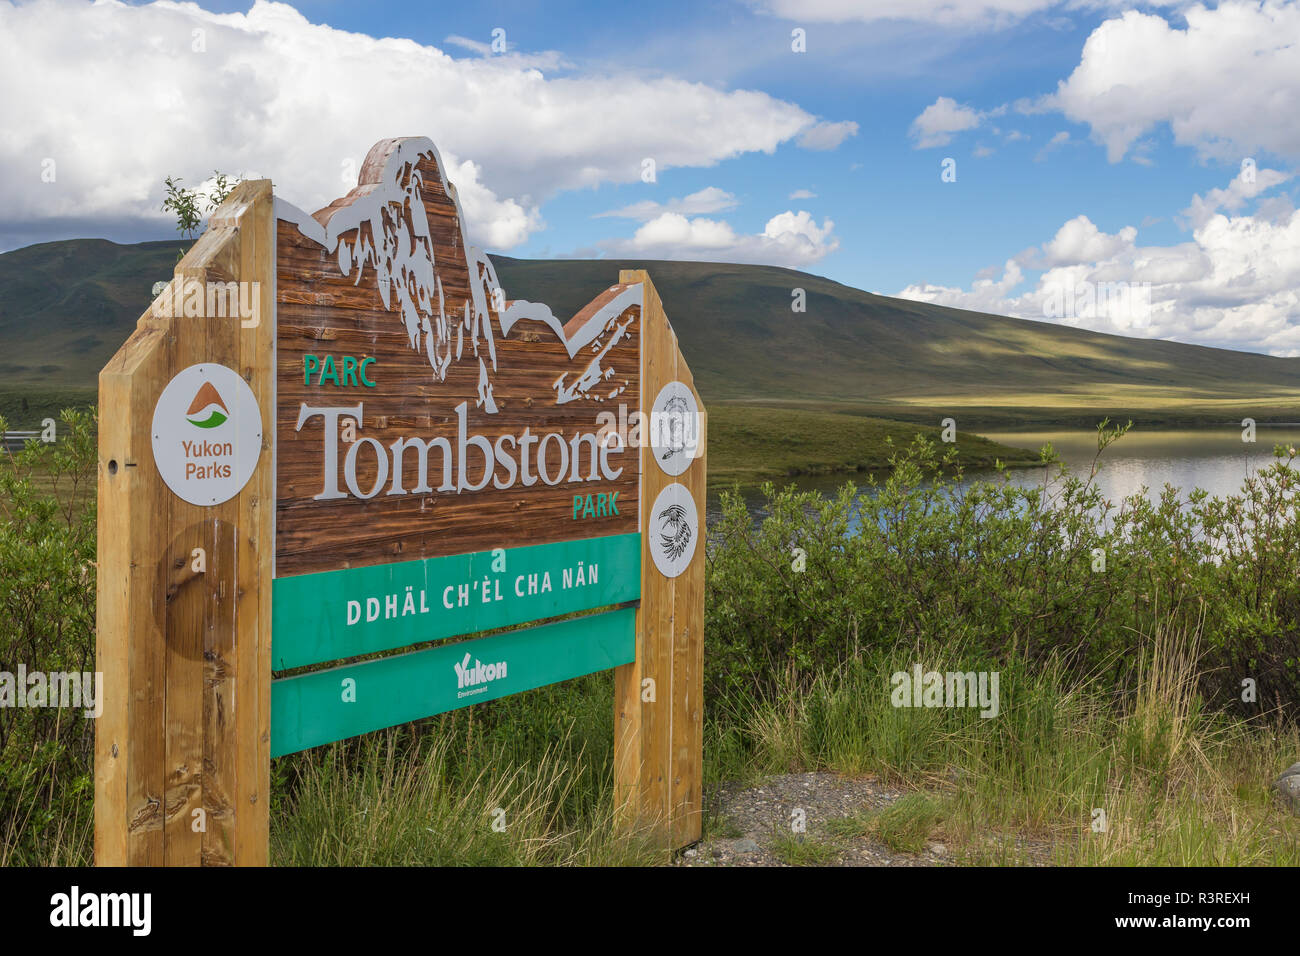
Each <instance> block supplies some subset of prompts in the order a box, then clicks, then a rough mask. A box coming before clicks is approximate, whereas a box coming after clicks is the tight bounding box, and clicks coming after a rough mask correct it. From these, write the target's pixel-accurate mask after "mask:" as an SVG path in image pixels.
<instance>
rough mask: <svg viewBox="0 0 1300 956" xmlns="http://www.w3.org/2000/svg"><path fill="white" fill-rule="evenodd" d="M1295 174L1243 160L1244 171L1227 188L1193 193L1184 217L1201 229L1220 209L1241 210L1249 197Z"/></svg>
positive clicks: (1184, 211) (1242, 167) (1251, 197)
mask: <svg viewBox="0 0 1300 956" xmlns="http://www.w3.org/2000/svg"><path fill="white" fill-rule="evenodd" d="M1291 175H1292V174H1291V173H1283V172H1279V171H1278V170H1276V169H1256V167H1255V164H1254V162H1253V161H1247V162H1243V163H1242V166H1241V172H1239V173H1238V174H1237V176H1236V178H1235V179H1233V180H1232V182H1230V183H1228V185H1227V187H1226V188H1224V189H1211V190H1210V191H1209V192H1207V193H1206V194H1205V195H1204V196H1200V195H1196V196H1193V197H1192V203H1191V205H1190V206H1188V207H1187V208H1186V209H1184V210H1183V217H1184V218H1185V219H1187V220H1188V221H1189V222H1190V223H1191V224H1192V225H1193V226H1194V227H1196V228H1198V229H1199V228H1200V227H1201V226H1204V225H1205V224H1206V223H1207V222H1209V221H1210V218H1211V217H1212V216H1213V215H1214V214H1215V213H1216V212H1218V211H1219V210H1220V209H1226V210H1228V211H1229V212H1239V211H1240V210H1241V208H1242V206H1244V205H1245V204H1246V202H1247V201H1248V200H1251V199H1254V198H1255V197H1256V196H1258V195H1259V194H1260V193H1262V192H1264V191H1266V190H1269V189H1272V188H1273V187H1274V186H1276V185H1278V184H1279V183H1284V182H1286V181H1287V180H1288V179H1290V178H1291Z"/></svg>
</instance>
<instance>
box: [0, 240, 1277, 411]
mask: <svg viewBox="0 0 1300 956" xmlns="http://www.w3.org/2000/svg"><path fill="white" fill-rule="evenodd" d="M177 250H178V243H177V242H176V241H163V242H146V243H140V244H137V245H118V244H116V243H113V242H109V241H106V240H102V239H80V240H69V241H63V242H51V243H42V244H39V245H35V246H28V247H26V248H24V249H19V250H16V251H13V252H8V253H4V254H2V255H0V394H2V395H3V398H4V401H3V405H2V406H0V410H3V411H5V413H6V414H10V415H11V417H12V416H13V415H14V413H15V412H16V411H17V409H16V407H15V403H18V402H25V403H26V405H27V409H28V411H29V413H30V412H34V411H35V410H36V409H37V408H38V407H41V408H44V407H53V405H57V404H58V403H59V402H62V401H66V400H67V398H68V397H69V396H82V398H83V400H84V399H85V398H86V397H89V396H91V395H92V394H93V389H94V387H95V381H96V375H97V373H98V371H99V369H100V368H101V367H102V366H103V364H104V363H105V362H106V361H107V360H108V358H109V357H110V356H111V355H112V354H113V352H114V351H115V350H116V349H117V347H118V346H119V345H120V344H121V343H122V342H123V341H124V340H125V339H126V337H127V335H128V334H129V333H130V331H131V329H132V328H133V327H134V324H135V321H136V319H137V318H138V317H139V315H140V314H141V312H143V311H144V309H145V308H146V307H147V305H148V303H149V301H150V298H151V292H150V290H151V287H152V285H153V283H154V282H155V281H157V280H159V279H163V278H166V277H168V276H169V275H170V273H171V270H172V267H173V266H174V264H175V262H176V255H177ZM492 259H493V262H494V264H495V266H496V269H497V274H498V277H499V279H500V281H501V284H502V285H503V286H504V287H505V290H506V293H507V295H508V296H509V297H510V298H512V299H518V298H523V299H531V300H533V301H543V302H546V303H548V304H549V305H550V306H551V307H552V309H553V311H554V312H555V314H556V315H557V316H562V317H564V316H569V315H572V314H574V313H575V312H577V311H578V309H579V308H581V307H582V306H583V305H585V304H586V303H587V302H588V301H590V300H591V299H592V298H593V297H594V296H595V295H596V294H597V293H598V292H600V291H601V290H602V289H604V288H606V287H608V286H609V285H611V284H613V283H614V282H615V281H616V280H617V278H618V271H619V269H622V268H633V267H644V268H648V269H649V270H650V274H651V276H652V278H653V279H654V281H655V285H656V286H657V288H658V289H659V292H660V295H661V296H662V298H663V301H664V305H665V308H666V309H667V311H668V315H669V317H670V319H671V320H672V323H673V327H674V328H675V329H676V331H677V334H678V337H679V339H680V341H681V345H682V349H683V351H684V352H685V354H686V355H687V357H688V359H689V361H690V363H691V368H692V370H693V371H694V373H695V377H696V381H697V383H698V385H699V388H700V390H701V392H702V393H703V394H704V395H705V396H706V399H707V400H708V401H709V402H710V403H714V402H723V403H728V404H732V403H734V404H742V405H747V406H751V407H753V406H760V405H761V406H773V407H783V408H802V409H807V410H810V411H817V412H821V413H825V412H833V413H841V414H844V413H848V414H854V415H867V416H878V417H886V418H892V419H897V420H903V421H916V422H926V423H930V424H934V423H937V419H938V417H942V416H946V415H952V416H954V417H956V418H958V420H959V422H960V424H961V426H962V427H963V429H964V428H967V427H989V426H997V427H1000V428H1006V427H1009V426H1012V427H1014V426H1017V425H1024V426H1025V427H1032V426H1041V425H1045V424H1046V425H1051V424H1080V425H1091V424H1094V423H1095V422H1096V420H1097V419H1098V418H1100V417H1102V416H1103V415H1110V416H1111V417H1112V418H1133V419H1135V420H1136V421H1139V422H1140V423H1144V424H1158V423H1170V424H1172V423H1200V422H1208V421H1218V422H1223V421H1229V420H1233V419H1238V420H1239V419H1240V418H1241V417H1243V416H1245V415H1250V416H1251V417H1254V418H1256V419H1257V420H1260V421H1266V420H1292V421H1294V420H1297V419H1300V359H1282V358H1272V357H1268V356H1263V355H1257V354H1253V353H1247V352H1232V351H1226V350H1222V349H1210V348H1203V347H1200V346H1193V345H1182V344H1178V343H1174V342H1164V341H1150V340H1145V339H1137V338H1125V337H1121V336H1115V335H1101V334H1096V333H1092V332H1086V331H1081V330H1077V329H1072V328H1067V327H1063V326H1058V325H1052V324H1048V323H1045V322H1032V321H1026V320H1021V319H1011V318H1006V317H1003V316H996V315H986V314H982V313H976V312H966V311H962V310H958V309H950V308H945V307H942V306H934V305H928V304H925V303H918V302H911V301H908V300H904V299H895V298H890V297H888V296H880V295H874V294H871V293H868V292H862V291H860V290H858V289H853V288H850V287H848V286H845V285H841V284H840V283H837V282H832V281H830V280H828V279H823V278H819V277H817V276H813V275H809V274H806V273H801V272H795V271H793V270H789V269H780V268H773V267H767V266H750V265H732V264H719V263H701V262H631V261H617V260H565V259H561V260H544V261H543V260H525V259H512V258H509V257H506V256H493V257H492ZM795 288H801V289H804V290H805V293H806V301H807V310H806V311H805V312H803V313H795V312H793V311H792V310H791V293H792V290H793V289H795Z"/></svg>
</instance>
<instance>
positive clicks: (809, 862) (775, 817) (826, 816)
mask: <svg viewBox="0 0 1300 956" xmlns="http://www.w3.org/2000/svg"><path fill="white" fill-rule="evenodd" d="M904 795H905V791H901V790H898V789H895V788H892V787H889V786H886V785H885V784H882V783H881V782H880V781H879V780H877V779H876V778H874V777H843V776H840V775H838V774H834V773H797V774H785V775H781V776H776V777H769V778H767V779H766V780H764V781H763V783H761V784H760V785H758V786H755V787H747V788H746V787H740V786H735V785H727V786H724V787H722V788H720V789H718V790H716V791H715V792H713V793H711V794H707V795H706V800H708V801H709V804H708V805H709V806H710V807H711V808H712V812H711V815H710V818H709V819H710V826H708V827H707V828H706V829H707V831H708V833H707V835H706V838H705V839H704V840H703V841H702V842H700V843H699V844H697V845H696V846H694V847H692V848H690V849H688V850H686V851H685V852H684V853H682V854H681V855H680V856H679V857H678V858H677V860H676V865H678V866H951V865H955V864H956V863H958V862H959V859H958V854H955V853H954V852H953V851H952V850H950V848H949V847H947V846H945V845H944V844H943V843H941V842H938V841H937V840H935V839H932V838H920V839H917V840H915V841H913V846H912V847H910V848H909V849H899V848H895V847H891V846H889V845H887V844H886V842H884V841H883V840H882V839H881V838H880V836H879V833H878V829H879V828H878V827H875V826H873V825H872V822H871V821H872V819H873V818H874V817H876V815H878V814H879V813H880V811H882V810H885V809H887V808H888V807H890V806H891V805H893V804H894V803H896V802H897V801H898V800H899V799H901V798H902V797H903V796H904ZM798 823H802V825H803V830H802V832H800V831H799V829H798V828H797V826H796V824H798ZM1015 842H1016V843H1018V844H1019V843H1020V841H1015ZM1019 849H1020V851H1021V854H1025V856H1024V859H1023V862H1026V863H1030V864H1034V863H1038V864H1041V863H1042V862H1044V860H1043V856H1044V851H1045V850H1046V848H1045V847H1043V848H1037V847H1026V846H1024V845H1023V844H1021V845H1020V848H1019ZM913 851H914V852H913ZM1026 851H1028V852H1027V853H1026ZM1021 854H1017V855H1021Z"/></svg>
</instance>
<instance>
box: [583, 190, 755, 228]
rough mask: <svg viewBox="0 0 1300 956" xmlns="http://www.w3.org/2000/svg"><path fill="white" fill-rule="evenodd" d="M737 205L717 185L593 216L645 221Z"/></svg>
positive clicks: (733, 197)
mask: <svg viewBox="0 0 1300 956" xmlns="http://www.w3.org/2000/svg"><path fill="white" fill-rule="evenodd" d="M735 207H736V197H735V196H733V195H732V194H731V193H729V192H727V191H726V190H725V189H719V188H718V187H717V186H705V187H704V188H703V189H701V190H699V191H698V192H693V193H691V194H690V195H689V196H683V197H681V198H680V199H670V200H668V201H667V202H662V203H661V202H655V201H654V200H653V199H643V200H641V201H640V202H635V203H632V205H630V206H623V207H622V208H621V209H611V210H609V211H608V212H598V213H596V215H595V216H593V217H592V218H593V219H602V218H606V217H615V218H618V219H639V220H641V221H642V222H644V221H645V220H647V219H655V218H657V217H659V216H661V215H662V214H663V213H666V212H675V213H680V214H681V215H683V216H700V215H704V214H707V213H711V212H722V211H723V210H726V209H734V208H735Z"/></svg>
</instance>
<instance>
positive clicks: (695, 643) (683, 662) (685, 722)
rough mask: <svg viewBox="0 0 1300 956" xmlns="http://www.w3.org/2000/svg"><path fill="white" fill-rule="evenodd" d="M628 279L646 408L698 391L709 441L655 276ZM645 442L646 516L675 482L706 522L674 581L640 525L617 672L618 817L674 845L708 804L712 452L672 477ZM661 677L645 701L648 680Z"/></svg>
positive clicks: (623, 276) (695, 830) (696, 825)
mask: <svg viewBox="0 0 1300 956" xmlns="http://www.w3.org/2000/svg"><path fill="white" fill-rule="evenodd" d="M619 281H620V282H621V283H634V282H641V283H643V285H644V306H643V323H644V325H643V331H642V343H643V344H642V392H641V395H642V399H643V407H642V414H643V415H646V416H648V415H649V413H650V407H651V404H652V403H653V402H654V399H655V397H656V396H657V395H658V393H659V390H660V389H661V388H663V386H664V385H666V384H668V383H669V382H671V381H674V380H676V381H680V382H683V383H684V384H686V385H687V386H689V387H690V389H691V392H692V394H693V395H694V397H695V400H696V403H697V405H698V406H699V409H700V418H701V421H700V426H701V432H700V438H701V441H702V442H703V441H705V440H706V437H707V421H706V415H705V409H704V403H703V402H702V401H701V400H700V397H699V393H698V392H697V391H696V390H695V383H694V379H693V377H692V375H691V372H690V369H689V368H688V367H687V365H686V362H685V360H684V359H683V358H682V355H681V350H680V348H679V347H678V344H677V337H676V335H675V334H674V333H673V331H672V326H671V325H670V324H669V322H668V317H667V315H666V314H665V312H664V309H663V304H662V302H661V301H660V299H659V294H658V292H657V291H655V288H654V284H653V282H651V280H650V276H649V274H648V273H647V272H645V271H643V270H625V271H623V272H622V273H620V275H619ZM651 454H652V452H651V449H650V448H642V449H641V456H642V478H641V503H642V508H641V514H642V515H643V516H646V517H647V518H648V517H649V515H650V510H651V505H652V504H653V502H654V500H655V498H656V496H657V495H658V494H659V492H660V491H662V490H663V489H664V488H665V487H667V486H668V485H670V484H672V483H674V482H678V483H681V484H682V485H685V486H686V488H687V489H688V490H689V491H690V493H691V496H692V497H693V498H694V501H695V507H696V511H697V514H698V515H699V519H700V528H699V539H700V540H698V541H697V546H696V549H695V553H694V556H693V557H692V559H691V563H690V565H688V567H687V568H686V570H685V571H683V572H682V573H681V574H680V575H678V576H677V577H675V578H666V577H664V575H663V574H662V573H660V571H659V570H658V568H657V567H656V566H655V563H654V559H653V557H652V556H651V554H650V550H649V548H650V542H651V535H649V534H648V533H646V532H647V529H646V528H645V527H644V526H643V527H642V529H641V530H642V559H641V594H642V601H641V608H640V610H639V611H638V613H637V659H636V661H635V662H634V663H632V664H628V665H625V666H623V667H620V668H618V670H617V671H616V672H615V701H614V718H615V719H614V725H615V754H614V778H615V799H616V801H617V806H618V812H619V815H620V818H621V819H623V820H624V821H626V822H628V823H632V822H635V823H636V824H638V825H640V826H642V827H647V828H649V829H651V830H652V831H654V832H655V833H656V835H657V836H658V838H659V839H660V841H661V842H662V843H663V844H665V845H667V846H671V847H673V848H678V847H682V846H686V845H688V844H690V843H694V842H696V841H697V840H699V839H700V833H701V824H702V807H703V803H702V800H703V792H702V784H703V716H704V714H703V704H702V701H701V695H702V691H703V659H704V658H703V648H704V642H703V626H704V562H705V557H704V542H703V540H702V539H703V534H704V513H705V512H704V491H705V467H706V460H705V456H704V455H701V456H700V457H698V458H697V459H695V460H694V461H692V462H691V464H690V466H689V467H688V468H687V469H686V471H685V472H684V473H683V474H681V475H678V476H676V477H673V476H669V475H667V474H665V473H664V472H663V471H662V470H661V469H660V468H659V467H658V466H657V465H655V464H654V463H653V461H652V460H651ZM646 680H652V681H653V682H654V699H653V700H645V699H644V698H645V696H647V695H646V694H645V693H644V681H646Z"/></svg>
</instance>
